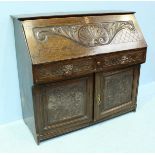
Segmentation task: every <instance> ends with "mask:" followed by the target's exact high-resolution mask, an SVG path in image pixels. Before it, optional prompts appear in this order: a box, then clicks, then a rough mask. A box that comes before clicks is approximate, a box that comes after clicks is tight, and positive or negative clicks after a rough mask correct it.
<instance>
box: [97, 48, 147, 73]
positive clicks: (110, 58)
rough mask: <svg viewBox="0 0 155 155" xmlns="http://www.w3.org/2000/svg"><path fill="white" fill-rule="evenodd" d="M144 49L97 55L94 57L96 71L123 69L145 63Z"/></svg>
mask: <svg viewBox="0 0 155 155" xmlns="http://www.w3.org/2000/svg"><path fill="white" fill-rule="evenodd" d="M145 57H146V49H145V48H143V49H139V50H131V51H122V52H118V53H110V54H105V55H100V56H99V55H98V56H97V57H96V70H97V71H101V70H107V69H110V68H111V69H113V68H123V67H126V66H131V65H134V64H140V63H143V62H145Z"/></svg>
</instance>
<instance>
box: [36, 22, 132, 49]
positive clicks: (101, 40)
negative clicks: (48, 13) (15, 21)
mask: <svg viewBox="0 0 155 155" xmlns="http://www.w3.org/2000/svg"><path fill="white" fill-rule="evenodd" d="M123 29H128V30H129V31H130V32H134V31H135V26H134V24H133V22H132V21H115V22H103V23H89V24H85V25H61V26H49V27H35V28H33V33H34V36H35V38H36V39H37V40H38V41H47V40H48V36H50V35H59V36H63V37H66V38H68V39H71V40H73V41H75V42H77V43H79V44H81V45H84V46H86V47H95V46H102V45H107V44H110V43H111V42H112V40H113V39H114V37H115V36H116V34H117V33H118V32H120V31H121V30H123Z"/></svg>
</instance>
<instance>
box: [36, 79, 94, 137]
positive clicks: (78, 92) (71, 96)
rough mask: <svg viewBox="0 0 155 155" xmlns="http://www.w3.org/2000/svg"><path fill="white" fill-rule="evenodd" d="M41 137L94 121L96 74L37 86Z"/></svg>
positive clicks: (50, 135) (67, 130) (51, 135)
mask: <svg viewBox="0 0 155 155" xmlns="http://www.w3.org/2000/svg"><path fill="white" fill-rule="evenodd" d="M35 96H36V101H35V102H36V110H37V112H36V115H37V124H38V127H39V134H40V137H41V140H42V139H44V138H48V136H49V137H53V136H56V135H59V134H62V133H65V132H69V131H72V130H75V129H78V128H80V127H82V126H85V125H88V124H89V122H91V121H92V108H93V77H91V76H90V77H83V78H79V79H75V80H68V81H63V82H56V83H51V84H46V85H42V86H38V87H36V88H35Z"/></svg>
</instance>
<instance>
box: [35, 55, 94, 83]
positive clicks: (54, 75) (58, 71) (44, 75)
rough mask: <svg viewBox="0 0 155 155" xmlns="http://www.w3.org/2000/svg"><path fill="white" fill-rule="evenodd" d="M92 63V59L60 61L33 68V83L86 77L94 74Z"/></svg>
mask: <svg viewBox="0 0 155 155" xmlns="http://www.w3.org/2000/svg"><path fill="white" fill-rule="evenodd" d="M94 68H95V67H94V61H93V59H92V58H84V59H78V60H70V61H62V62H55V63H51V64H50V65H42V66H39V67H38V66H37V67H34V80H35V83H44V82H50V81H57V80H62V79H70V78H72V77H76V76H81V75H86V74H89V73H92V72H94Z"/></svg>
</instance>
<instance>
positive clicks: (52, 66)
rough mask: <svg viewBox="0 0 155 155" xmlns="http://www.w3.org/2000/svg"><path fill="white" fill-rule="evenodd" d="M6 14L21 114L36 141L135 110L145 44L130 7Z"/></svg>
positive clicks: (144, 55) (144, 56) (144, 57)
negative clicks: (11, 32)
mask: <svg viewBox="0 0 155 155" xmlns="http://www.w3.org/2000/svg"><path fill="white" fill-rule="evenodd" d="M13 21H14V32H15V44H16V53H17V54H16V55H17V65H18V74H19V86H20V95H21V104H22V113H23V118H24V121H25V123H26V124H27V126H28V127H29V128H30V130H31V132H32V133H33V135H34V137H35V140H36V142H37V143H38V144H39V142H40V141H43V140H45V139H48V138H52V137H55V136H58V135H61V134H64V133H67V132H70V131H73V130H77V129H80V128H83V127H86V126H89V125H92V124H95V123H97V122H101V121H103V120H107V119H110V118H112V117H115V116H119V115H121V114H124V113H127V112H129V111H135V110H136V98H137V89H138V80H139V73H140V64H141V63H144V62H145V59H146V48H147V45H146V42H145V40H144V38H143V35H142V32H141V31H140V28H139V26H138V24H137V22H136V19H135V17H134V12H91V13H88V12H87V13H86V12H84V13H69V14H64V13H62V14H43V15H29V16H13Z"/></svg>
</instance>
